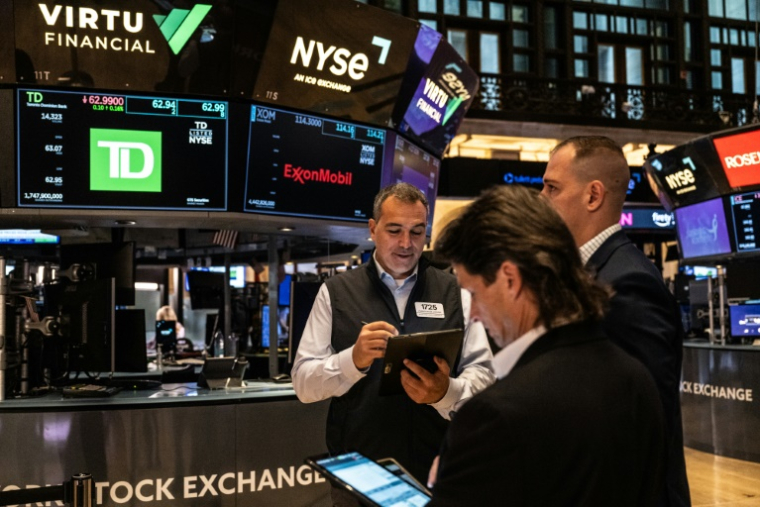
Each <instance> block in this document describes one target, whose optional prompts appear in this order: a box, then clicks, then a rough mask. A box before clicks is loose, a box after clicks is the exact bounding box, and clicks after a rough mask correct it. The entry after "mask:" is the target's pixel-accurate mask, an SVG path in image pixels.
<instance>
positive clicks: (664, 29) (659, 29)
mask: <svg viewBox="0 0 760 507" xmlns="http://www.w3.org/2000/svg"><path fill="white" fill-rule="evenodd" d="M654 34H655V35H656V36H657V37H667V36H668V23H667V22H665V21H655V24H654Z"/></svg>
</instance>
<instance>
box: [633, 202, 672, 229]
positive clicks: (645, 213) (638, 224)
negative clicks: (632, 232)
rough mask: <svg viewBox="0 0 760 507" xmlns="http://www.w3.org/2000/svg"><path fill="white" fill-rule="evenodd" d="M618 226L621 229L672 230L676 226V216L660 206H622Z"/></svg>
mask: <svg viewBox="0 0 760 507" xmlns="http://www.w3.org/2000/svg"><path fill="white" fill-rule="evenodd" d="M620 226H621V227H622V228H623V229H636V230H648V231H672V230H673V229H675V226H676V218H675V216H674V215H673V213H670V212H668V211H665V210H664V209H662V208H636V207H623V213H622V214H621V215H620Z"/></svg>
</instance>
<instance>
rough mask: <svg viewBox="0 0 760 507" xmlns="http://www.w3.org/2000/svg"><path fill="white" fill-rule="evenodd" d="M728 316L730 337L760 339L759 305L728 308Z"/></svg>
mask: <svg viewBox="0 0 760 507" xmlns="http://www.w3.org/2000/svg"><path fill="white" fill-rule="evenodd" d="M728 315H729V319H730V321H731V336H732V337H734V338H757V337H760V304H758V305H732V306H729V307H728Z"/></svg>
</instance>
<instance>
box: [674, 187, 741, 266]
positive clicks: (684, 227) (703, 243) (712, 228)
mask: <svg viewBox="0 0 760 507" xmlns="http://www.w3.org/2000/svg"><path fill="white" fill-rule="evenodd" d="M676 229H677V231H678V244H679V245H680V247H681V257H682V258H683V259H684V260H693V259H703V260H709V259H720V258H722V257H726V256H728V255H729V254H731V252H732V250H731V240H730V239H729V231H728V226H727V223H726V213H725V210H724V207H723V198H722V197H718V198H717V199H712V200H710V201H704V202H701V203H699V204H693V205H691V206H685V207H683V208H678V209H676Z"/></svg>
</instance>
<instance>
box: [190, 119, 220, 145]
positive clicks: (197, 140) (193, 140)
mask: <svg viewBox="0 0 760 507" xmlns="http://www.w3.org/2000/svg"><path fill="white" fill-rule="evenodd" d="M213 138H214V131H213V130H210V129H209V128H208V123H206V122H205V121H196V122H195V128H194V129H190V138H189V140H188V142H189V143H190V144H212V142H213Z"/></svg>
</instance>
